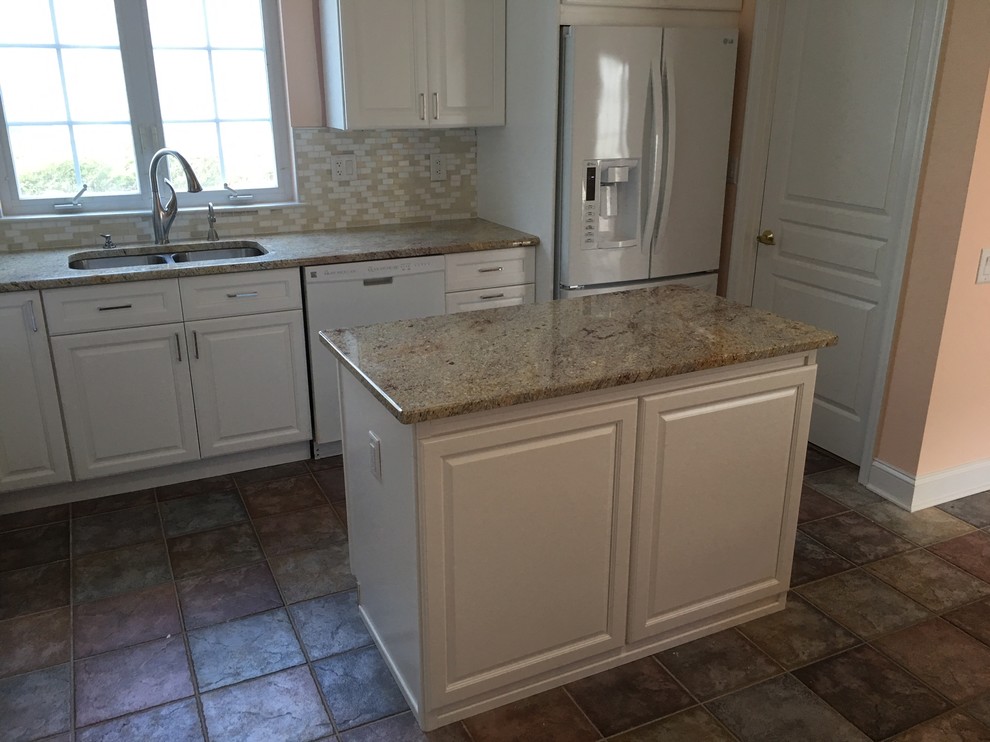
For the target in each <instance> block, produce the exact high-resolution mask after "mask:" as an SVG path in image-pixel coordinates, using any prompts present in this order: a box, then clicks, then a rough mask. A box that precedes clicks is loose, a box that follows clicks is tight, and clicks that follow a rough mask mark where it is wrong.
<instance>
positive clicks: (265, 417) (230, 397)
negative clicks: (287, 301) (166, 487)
mask: <svg viewBox="0 0 990 742" xmlns="http://www.w3.org/2000/svg"><path fill="white" fill-rule="evenodd" d="M186 333H187V344H188V346H189V347H190V349H191V350H192V366H191V367H192V378H193V389H194V392H195V398H196V419H197V421H198V425H199V445H200V449H201V450H202V452H203V457H204V458H206V457H207V456H220V455H223V454H227V453H233V452H236V451H250V450H252V449H256V448H266V447H268V446H277V445H281V444H283V443H293V442H295V441H306V440H309V439H310V438H311V437H312V424H311V421H310V414H309V383H308V377H307V374H306V340H305V331H304V324H303V314H302V311H298V310H297V311H294V312H273V313H271V314H256V315H249V316H246V317H228V318H224V319H212V320H203V321H200V322H189V323H187V324H186Z"/></svg>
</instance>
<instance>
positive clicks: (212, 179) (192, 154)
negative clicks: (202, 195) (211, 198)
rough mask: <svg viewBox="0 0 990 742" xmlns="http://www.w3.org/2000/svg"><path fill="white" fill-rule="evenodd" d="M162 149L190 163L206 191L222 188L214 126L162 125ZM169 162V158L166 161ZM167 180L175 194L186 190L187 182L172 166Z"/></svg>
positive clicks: (218, 151)
mask: <svg viewBox="0 0 990 742" xmlns="http://www.w3.org/2000/svg"><path fill="white" fill-rule="evenodd" d="M165 146H166V147H170V148H172V149H175V150H178V151H179V152H181V153H182V155H183V157H185V158H186V159H187V160H189V164H190V165H192V169H193V172H194V173H196V177H197V178H199V182H200V183H201V184H202V185H203V188H204V189H205V190H208V191H209V190H219V189H222V188H223V180H224V179H223V174H222V172H221V169H220V145H219V143H218V142H217V127H216V124H168V123H167V124H165ZM169 160H171V158H169ZM169 166H170V168H169V172H170V173H172V176H174V177H172V176H169V177H170V178H171V180H172V182H174V183H175V188H176V190H179V189H180V185H179V184H180V183H181V184H182V186H181V187H182V188H185V184H186V179H185V175H183V173H182V168H181V167H178V166H175V167H172V166H171V162H170V163H169Z"/></svg>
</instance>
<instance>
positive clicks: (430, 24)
mask: <svg viewBox="0 0 990 742" xmlns="http://www.w3.org/2000/svg"><path fill="white" fill-rule="evenodd" d="M320 11H321V18H322V24H323V29H322V30H323V34H322V36H323V57H324V64H325V81H326V96H327V121H328V124H329V125H330V126H331V127H333V128H335V129H421V128H426V127H453V126H501V125H503V124H504V123H505V0H411V1H410V0H321V3H320Z"/></svg>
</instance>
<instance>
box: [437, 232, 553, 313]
mask: <svg viewBox="0 0 990 742" xmlns="http://www.w3.org/2000/svg"><path fill="white" fill-rule="evenodd" d="M444 260H445V266H444V269H445V281H446V286H445V287H446V302H447V314H455V313H456V312H470V311H473V310H476V309H493V308H495V307H507V306H514V305H517V304H532V303H533V301H534V300H535V295H536V294H535V291H534V281H535V271H536V255H535V251H534V250H533V249H532V248H529V247H507V248H503V249H501V250H485V251H478V252H463V253H453V254H450V255H447V256H446V257H445V259H444Z"/></svg>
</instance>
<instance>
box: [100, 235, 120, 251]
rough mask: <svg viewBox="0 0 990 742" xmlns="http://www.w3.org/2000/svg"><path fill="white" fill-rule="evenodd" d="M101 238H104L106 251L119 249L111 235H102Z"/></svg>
mask: <svg viewBox="0 0 990 742" xmlns="http://www.w3.org/2000/svg"><path fill="white" fill-rule="evenodd" d="M100 237H102V238H103V247H104V249H106V250H112V249H113V248H115V247H117V244H116V243H115V242H114V241H113V239H112V238H111V236H110V235H109V234H101V235H100Z"/></svg>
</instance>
